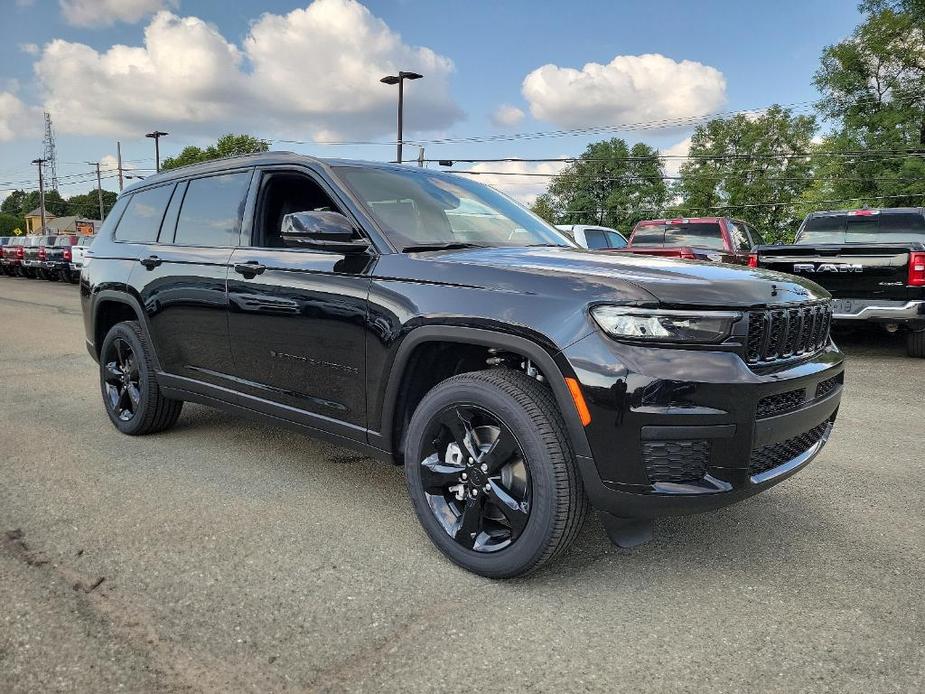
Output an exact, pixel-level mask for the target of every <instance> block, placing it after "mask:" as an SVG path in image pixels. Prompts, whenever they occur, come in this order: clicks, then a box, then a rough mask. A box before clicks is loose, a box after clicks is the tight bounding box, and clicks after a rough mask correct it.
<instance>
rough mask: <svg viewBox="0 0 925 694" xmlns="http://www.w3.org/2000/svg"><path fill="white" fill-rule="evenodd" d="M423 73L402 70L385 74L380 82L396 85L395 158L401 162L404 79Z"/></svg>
mask: <svg viewBox="0 0 925 694" xmlns="http://www.w3.org/2000/svg"><path fill="white" fill-rule="evenodd" d="M423 76H424V75H419V74H418V73H416V72H406V71H405V70H402V71H401V72H399V73H398V74H397V75H386V76H385V77H383V78H382V79H381V80H379V81H380V82H382V83H383V84H397V85H398V145H397V147H396V152H395V160H396V161H397V162H398V163H399V164H401V137H402V135H401V126H402V112H403V111H404V107H405V80H419V79H421V78H422V77H423Z"/></svg>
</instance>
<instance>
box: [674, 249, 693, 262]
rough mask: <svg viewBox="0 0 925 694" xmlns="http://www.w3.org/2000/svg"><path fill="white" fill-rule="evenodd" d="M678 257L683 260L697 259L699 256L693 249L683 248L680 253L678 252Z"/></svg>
mask: <svg viewBox="0 0 925 694" xmlns="http://www.w3.org/2000/svg"><path fill="white" fill-rule="evenodd" d="M678 257H679V258H680V259H681V260H697V256H696V255H694V254H693V252H692V251H688V250H683V251H681V252H680V253H678Z"/></svg>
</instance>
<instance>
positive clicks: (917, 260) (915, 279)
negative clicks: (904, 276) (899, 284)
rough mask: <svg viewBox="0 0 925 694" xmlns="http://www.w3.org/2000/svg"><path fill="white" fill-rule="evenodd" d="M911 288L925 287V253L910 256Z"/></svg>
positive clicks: (909, 283) (909, 282)
mask: <svg viewBox="0 0 925 694" xmlns="http://www.w3.org/2000/svg"><path fill="white" fill-rule="evenodd" d="M907 284H908V285H909V286H911V287H925V253H910V254H909V281H908V283H907Z"/></svg>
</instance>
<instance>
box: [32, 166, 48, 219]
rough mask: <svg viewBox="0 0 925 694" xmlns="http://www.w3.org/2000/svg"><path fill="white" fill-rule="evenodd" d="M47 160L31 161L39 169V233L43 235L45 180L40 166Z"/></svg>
mask: <svg viewBox="0 0 925 694" xmlns="http://www.w3.org/2000/svg"><path fill="white" fill-rule="evenodd" d="M46 161H47V159H33V160H32V163H33V164H38V167H39V214H40V215H41V217H42V230H41V232H40V233H42V234H44V233H45V179H44V178H43V176H42V166H43V165H44V164H45V162H46Z"/></svg>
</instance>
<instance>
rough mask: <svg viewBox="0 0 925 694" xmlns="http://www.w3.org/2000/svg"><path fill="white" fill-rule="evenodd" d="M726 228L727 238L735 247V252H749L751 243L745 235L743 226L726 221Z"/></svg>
mask: <svg viewBox="0 0 925 694" xmlns="http://www.w3.org/2000/svg"><path fill="white" fill-rule="evenodd" d="M726 228H727V229H728V230H729V236H730V237H731V238H732V245H733V246H735V248H736V249H737V250H740V251H748V250H751V247H752V243H751V241H749V239H748V235H747V234H746V233H745V226H744V225H742V224H739V223H737V222H733V221H732V220H728V219H727V220H726Z"/></svg>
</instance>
